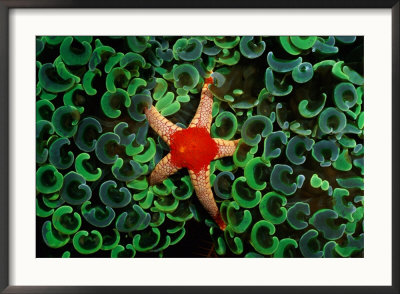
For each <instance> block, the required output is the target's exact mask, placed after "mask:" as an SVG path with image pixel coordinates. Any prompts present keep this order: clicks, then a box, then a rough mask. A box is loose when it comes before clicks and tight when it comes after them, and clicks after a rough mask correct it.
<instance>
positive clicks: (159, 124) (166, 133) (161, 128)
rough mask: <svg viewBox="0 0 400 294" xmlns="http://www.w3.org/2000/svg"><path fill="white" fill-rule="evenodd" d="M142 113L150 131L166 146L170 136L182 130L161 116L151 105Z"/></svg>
mask: <svg viewBox="0 0 400 294" xmlns="http://www.w3.org/2000/svg"><path fill="white" fill-rule="evenodd" d="M144 113H145V114H146V117H147V120H148V122H149V124H150V126H151V127H152V129H153V130H154V131H155V132H156V133H157V134H158V135H159V136H160V137H161V138H162V139H163V140H164V142H165V143H167V144H168V146H169V145H170V141H171V136H172V134H174V133H175V132H176V131H179V130H182V128H180V127H178V126H177V125H175V124H174V123H172V122H171V121H169V120H168V119H166V118H165V117H164V116H162V115H161V113H159V112H158V110H157V109H156V108H155V107H154V106H153V105H152V106H151V107H150V108H145V111H144Z"/></svg>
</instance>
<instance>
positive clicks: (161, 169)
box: [149, 153, 179, 186]
mask: <svg viewBox="0 0 400 294" xmlns="http://www.w3.org/2000/svg"><path fill="white" fill-rule="evenodd" d="M178 170H179V167H177V166H176V165H174V163H173V162H172V161H171V153H168V154H167V155H166V156H165V157H164V158H163V159H161V160H160V162H159V163H158V164H157V165H156V167H155V168H154V170H153V172H152V173H151V175H150V181H149V182H150V186H153V185H157V184H159V183H161V182H162V181H164V180H165V179H166V178H168V177H169V176H170V175H172V174H174V173H176V172H177V171H178Z"/></svg>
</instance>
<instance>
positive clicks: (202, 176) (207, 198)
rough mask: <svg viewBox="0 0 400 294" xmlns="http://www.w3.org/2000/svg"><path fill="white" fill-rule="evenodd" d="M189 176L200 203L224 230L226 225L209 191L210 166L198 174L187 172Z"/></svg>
mask: <svg viewBox="0 0 400 294" xmlns="http://www.w3.org/2000/svg"><path fill="white" fill-rule="evenodd" d="M189 175H190V179H191V181H192V184H193V187H194V190H195V191H196V195H197V198H198V199H199V200H200V203H201V204H202V205H203V207H204V208H205V210H207V212H208V213H209V215H210V216H211V217H212V218H213V219H214V221H215V222H216V223H217V225H218V226H219V227H220V229H221V230H225V228H226V224H225V222H224V221H223V220H222V218H221V215H220V212H219V209H218V206H217V203H216V202H215V199H214V194H213V192H212V191H211V184H210V166H208V167H207V168H206V169H202V170H201V171H199V172H194V171H192V170H189Z"/></svg>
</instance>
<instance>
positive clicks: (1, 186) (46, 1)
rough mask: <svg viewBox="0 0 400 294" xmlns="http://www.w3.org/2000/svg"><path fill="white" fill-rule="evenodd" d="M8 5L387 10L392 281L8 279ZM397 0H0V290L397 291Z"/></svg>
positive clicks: (168, 291)
mask: <svg viewBox="0 0 400 294" xmlns="http://www.w3.org/2000/svg"><path fill="white" fill-rule="evenodd" d="M13 8H137V9H140V8H323V9H331V8H344V9H351V8H356V9H362V8H387V9H391V12H392V150H394V152H392V286H328V285H327V286H295V287H294V286H252V287H249V286H148V287H147V286H146V287H144V286H132V287H130V286H123V287H122V286H106V287H104V286H13V285H10V284H9V249H10V248H9V240H8V239H9V211H8V207H9V180H10V178H9V173H8V171H9V167H10V166H9V148H10V147H9V135H10V134H9V118H10V116H9V111H8V110H9V88H8V84H9V66H8V60H9V37H10V35H9V13H10V10H11V9H13ZM399 12H400V1H399V0H380V1H378V0H375V1H371V0H364V1H363V0H353V1H348V0H336V1H334V0H331V1H325V0H324V1H321V0H305V1H296V0H280V1H269V0H266V1H265V0H264V1H263V0H248V1H232V0H219V1H215V0H203V1H184V0H174V1H162V0H136V1H129V0H113V1H108V0H63V1H54V0H0V64H1V65H0V132H1V140H0V151H1V152H0V171H1V177H0V228H1V229H0V290H1V291H2V292H1V293H111V292H114V293H165V294H167V293H174V294H178V293H208V294H211V293H219V294H223V293H244V292H247V293H297V294H301V293H307V294H312V293H327V294H328V293H352V294H355V293H365V294H367V293H400V287H399V250H398V249H397V248H399V214H398V209H399V197H398V195H399V194H400V189H399V188H400V181H398V178H399V166H400V165H399V163H400V162H399V153H398V152H396V150H398V149H399V147H400V146H399V118H400V116H399V115H398V111H399V110H400V107H399V100H400V99H399V98H400V97H399V84H400V83H399V68H400V64H399V23H400V20H399Z"/></svg>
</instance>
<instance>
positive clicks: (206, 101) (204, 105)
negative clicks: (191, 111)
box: [189, 80, 213, 132]
mask: <svg viewBox="0 0 400 294" xmlns="http://www.w3.org/2000/svg"><path fill="white" fill-rule="evenodd" d="M211 81H212V80H211ZM210 84H211V82H208V81H207V82H206V83H204V86H203V89H202V90H201V96H200V103H199V106H198V107H197V111H196V114H195V115H194V117H193V119H192V121H191V122H190V124H189V128H194V127H197V128H206V129H207V131H208V132H210V128H211V121H212V114H211V112H212V105H213V94H212V93H211V91H210V90H209V89H208V86H209V85H210Z"/></svg>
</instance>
